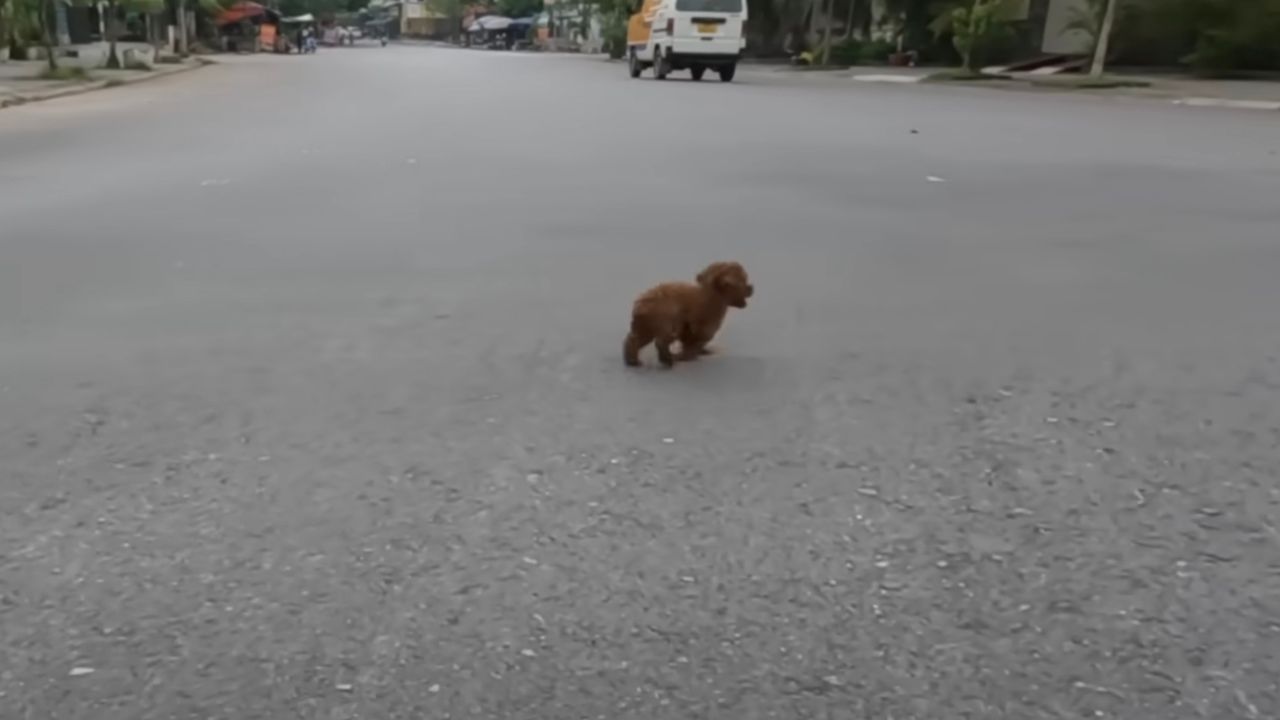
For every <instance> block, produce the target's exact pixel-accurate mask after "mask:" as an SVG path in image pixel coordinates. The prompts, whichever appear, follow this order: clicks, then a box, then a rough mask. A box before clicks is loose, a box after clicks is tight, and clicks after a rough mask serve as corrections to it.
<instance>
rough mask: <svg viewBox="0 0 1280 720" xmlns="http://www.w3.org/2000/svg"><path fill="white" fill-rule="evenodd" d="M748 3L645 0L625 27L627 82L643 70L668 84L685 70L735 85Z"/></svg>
mask: <svg viewBox="0 0 1280 720" xmlns="http://www.w3.org/2000/svg"><path fill="white" fill-rule="evenodd" d="M746 21H747V0H644V4H643V5H642V6H641V7H640V11H639V12H637V13H636V14H634V15H632V16H631V18H630V20H629V21H628V22H627V65H628V67H629V69H630V71H631V77H633V78H637V77H640V74H641V73H642V72H644V70H645V69H646V68H653V76H654V77H655V78H657V79H659V80H663V79H666V77H667V75H670V74H671V72H672V71H673V70H688V71H689V72H690V73H691V74H692V75H693V79H694V80H701V79H702V76H703V75H704V74H705V73H706V72H707V70H709V69H710V70H715V71H716V73H718V74H719V75H720V79H721V80H723V81H724V82H729V81H730V80H733V75H734V73H735V72H736V71H737V69H738V59H739V58H740V57H741V56H742V49H743V48H744V47H745V46H746V44H747V40H746V36H745V35H744V34H743V29H744V28H743V25H744V24H745V23H746Z"/></svg>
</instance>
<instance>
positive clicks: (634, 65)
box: [627, 48, 644, 78]
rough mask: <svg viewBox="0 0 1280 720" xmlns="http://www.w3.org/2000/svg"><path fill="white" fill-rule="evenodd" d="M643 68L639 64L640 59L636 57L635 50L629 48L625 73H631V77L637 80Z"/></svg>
mask: <svg viewBox="0 0 1280 720" xmlns="http://www.w3.org/2000/svg"><path fill="white" fill-rule="evenodd" d="M643 70H644V67H643V66H642V65H641V64H640V58H638V57H636V49H635V48H631V51H630V52H629V53H627V72H629V73H631V77H633V78H638V77H640V73H641V72H642V71H643Z"/></svg>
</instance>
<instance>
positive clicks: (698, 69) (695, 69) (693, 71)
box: [689, 65, 707, 81]
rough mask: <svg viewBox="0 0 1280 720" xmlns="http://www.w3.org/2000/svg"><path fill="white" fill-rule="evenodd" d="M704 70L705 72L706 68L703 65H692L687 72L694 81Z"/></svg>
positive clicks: (699, 78)
mask: <svg viewBox="0 0 1280 720" xmlns="http://www.w3.org/2000/svg"><path fill="white" fill-rule="evenodd" d="M706 72H707V68H706V66H705V65H694V66H693V67H691V68H689V73H690V74H691V75H693V79H694V81H698V80H701V79H702V76H703V75H704V74H706Z"/></svg>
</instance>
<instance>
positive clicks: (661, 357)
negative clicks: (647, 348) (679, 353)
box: [653, 335, 676, 367]
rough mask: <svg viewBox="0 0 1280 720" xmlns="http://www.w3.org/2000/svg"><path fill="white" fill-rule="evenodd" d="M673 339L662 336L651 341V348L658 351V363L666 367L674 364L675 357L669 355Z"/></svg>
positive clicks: (668, 336)
mask: <svg viewBox="0 0 1280 720" xmlns="http://www.w3.org/2000/svg"><path fill="white" fill-rule="evenodd" d="M674 340H675V338H673V337H671V336H670V335H662V336H660V337H658V338H656V339H655V340H654V341H653V346H654V348H656V349H657V350H658V362H660V363H662V364H663V365H664V366H666V367H671V366H672V365H675V364H676V359H675V356H674V355H672V354H671V343H672V342H674Z"/></svg>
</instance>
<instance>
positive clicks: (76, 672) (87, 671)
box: [68, 667, 93, 677]
mask: <svg viewBox="0 0 1280 720" xmlns="http://www.w3.org/2000/svg"><path fill="white" fill-rule="evenodd" d="M68 674H69V675H71V677H82V676H84V675H92V674H93V668H91V667H73V668H71V672H70V673H68Z"/></svg>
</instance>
